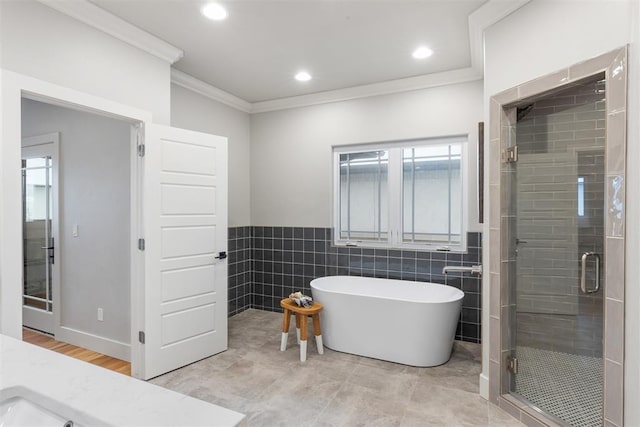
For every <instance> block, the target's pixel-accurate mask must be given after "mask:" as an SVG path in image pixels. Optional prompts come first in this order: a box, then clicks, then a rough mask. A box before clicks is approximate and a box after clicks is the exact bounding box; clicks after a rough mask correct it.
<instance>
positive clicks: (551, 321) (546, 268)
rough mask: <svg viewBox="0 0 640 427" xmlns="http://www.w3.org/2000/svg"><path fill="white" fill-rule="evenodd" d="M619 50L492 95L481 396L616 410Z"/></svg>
mask: <svg viewBox="0 0 640 427" xmlns="http://www.w3.org/2000/svg"><path fill="white" fill-rule="evenodd" d="M626 55H627V52H626V49H625V48H622V49H619V50H617V51H613V52H610V53H607V54H604V55H601V56H599V57H596V58H593V59H590V60H588V61H586V62H583V63H580V64H576V65H574V66H572V67H570V68H566V69H564V70H560V71H558V72H555V73H553V74H550V75H547V76H544V77H540V78H539V79H536V80H532V81H530V82H527V83H523V84H522V85H520V86H517V87H515V88H512V89H509V90H506V91H504V92H501V93H499V94H497V95H495V96H493V97H492V98H491V113H490V114H491V124H490V146H489V153H490V157H489V159H490V160H489V161H490V173H489V191H490V201H491V205H490V215H489V222H490V236H489V240H490V244H489V259H490V263H489V264H490V265H489V267H490V268H489V270H490V275H489V276H490V277H489V278H490V307H489V314H490V316H489V317H490V319H489V320H490V322H489V337H490V349H489V362H490V363H489V397H490V400H491V401H492V402H494V403H496V404H499V405H500V407H502V408H503V409H505V410H507V411H508V412H510V413H511V414H513V415H514V416H515V417H516V418H519V419H520V420H521V421H523V422H524V423H525V424H528V425H532V424H536V422H537V421H534V419H538V420H540V421H543V422H544V423H550V424H553V423H556V424H559V425H570V426H580V427H590V426H601V425H615V426H620V427H621V426H622V425H624V422H623V387H624V384H623V382H624V381H623V372H624V357H623V356H624V262H625V261H624V243H625V234H624V225H625V218H624V203H625V147H626V91H627V89H626V78H627V74H626Z"/></svg>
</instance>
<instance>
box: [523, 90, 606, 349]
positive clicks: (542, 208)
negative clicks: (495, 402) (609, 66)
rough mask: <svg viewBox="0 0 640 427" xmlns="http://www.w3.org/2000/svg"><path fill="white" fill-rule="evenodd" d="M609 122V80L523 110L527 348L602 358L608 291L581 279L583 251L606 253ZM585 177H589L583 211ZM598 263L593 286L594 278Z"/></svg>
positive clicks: (591, 271)
mask: <svg viewBox="0 0 640 427" xmlns="http://www.w3.org/2000/svg"><path fill="white" fill-rule="evenodd" d="M605 121H606V111H605V82H604V80H602V79H598V80H591V81H586V82H581V83H580V84H576V85H575V86H572V87H570V88H568V89H566V90H564V91H560V92H558V93H556V94H553V95H549V96H547V97H545V98H543V99H541V100H539V101H536V102H534V103H531V104H529V105H527V106H526V107H520V108H518V121H517V125H516V141H517V144H518V162H517V163H516V166H515V168H516V170H517V171H516V175H515V176H516V181H517V184H516V191H517V196H516V197H515V199H516V200H517V203H516V200H512V203H516V205H517V206H516V209H517V212H516V215H517V218H518V220H517V226H516V236H517V242H521V243H516V250H517V256H516V262H517V272H518V273H517V283H518V286H517V288H518V289H517V303H516V304H517V330H518V344H520V345H526V346H533V347H536V348H544V349H547V350H556V351H562V352H567V353H573V354H582V355H588V356H597V357H602V346H601V342H602V313H603V305H602V304H603V298H602V296H603V294H604V292H598V293H595V294H589V295H585V294H583V293H581V292H580V291H579V286H580V284H579V276H580V256H581V255H582V254H583V253H585V252H595V253H597V254H599V255H600V256H603V253H604V248H603V244H604V215H603V207H604V160H605V158H604V147H605ZM578 177H582V179H584V184H583V191H584V193H583V194H584V209H583V212H582V214H579V213H578V201H577V197H576V194H577V189H578ZM591 262H592V261H591V260H590V268H589V269H588V274H587V283H588V286H589V287H593V284H594V282H595V269H594V268H593V267H592V265H591ZM603 273H604V269H602V270H601V271H600V275H601V279H602V276H603ZM601 282H602V283H603V281H601ZM603 284H604V283H603ZM549 331H553V334H551V335H550V334H549Z"/></svg>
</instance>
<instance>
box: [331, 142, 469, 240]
mask: <svg viewBox="0 0 640 427" xmlns="http://www.w3.org/2000/svg"><path fill="white" fill-rule="evenodd" d="M465 143H466V137H458V136H457V137H447V138H437V139H429V140H419V141H405V142H396V143H388V144H377V145H370V146H360V147H357V146H356V147H354V146H344V147H335V148H334V159H335V160H334V169H335V185H334V193H335V194H334V205H335V206H334V208H335V213H334V227H335V241H336V244H338V245H341V244H342V245H358V246H371V247H399V248H400V247H402V248H417V249H450V250H463V249H464V243H465V242H464V229H463V219H464V210H463V200H464V198H463V194H464V185H463V164H464V162H463V161H464V152H465V148H466V144H465Z"/></svg>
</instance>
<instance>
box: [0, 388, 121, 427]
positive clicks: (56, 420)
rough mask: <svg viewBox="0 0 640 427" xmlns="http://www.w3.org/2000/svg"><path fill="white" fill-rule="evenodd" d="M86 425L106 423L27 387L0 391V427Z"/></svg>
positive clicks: (104, 424)
mask: <svg viewBox="0 0 640 427" xmlns="http://www.w3.org/2000/svg"><path fill="white" fill-rule="evenodd" d="M87 425H91V426H106V425H108V423H106V422H104V421H101V420H98V419H97V418H94V417H92V416H91V415H89V414H86V413H84V412H82V411H78V410H76V409H74V408H73V407H71V406H69V405H67V404H65V403H62V402H59V401H57V400H55V399H51V398H50V397H47V396H45V395H43V394H40V393H37V392H35V391H33V390H31V389H29V388H26V387H22V386H17V387H8V388H4V389H0V427H12V426H20V427H23V426H56V427H63V426H66V427H82V426H87Z"/></svg>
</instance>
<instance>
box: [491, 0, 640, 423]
mask: <svg viewBox="0 0 640 427" xmlns="http://www.w3.org/2000/svg"><path fill="white" fill-rule="evenodd" d="M633 3H634V2H633V1H631V0H629V1H606V0H600V1H580V2H576V1H569V0H562V1H558V0H554V1H550V0H533V1H531V2H530V3H528V4H527V5H525V6H524V7H522V8H521V9H518V10H517V11H516V12H514V13H513V14H511V15H510V16H508V17H507V18H505V19H503V20H502V21H500V22H498V23H497V24H495V25H493V26H492V27H490V28H489V29H487V31H486V32H485V80H484V105H485V109H484V111H485V122H487V123H488V121H489V108H488V105H489V99H490V97H491V96H493V95H494V94H496V93H498V92H500V91H502V90H504V89H508V88H511V87H513V86H515V85H517V84H520V83H523V82H526V81H528V80H531V79H534V78H536V77H540V76H543V75H546V74H549V73H551V72H553V71H556V70H559V69H561V68H565V67H568V66H570V65H572V64H574V63H577V62H581V61H584V60H586V59H589V58H592V57H594V56H597V55H599V54H602V53H605V52H608V51H611V50H614V49H616V48H619V47H622V46H624V45H625V44H627V43H629V42H631V41H632V38H631V27H632V23H634V22H635V23H637V20H638V13H637V9H636V8H635V6H634V4H633ZM634 11H635V12H634ZM636 34H637V33H636ZM633 41H634V43H638V42H639V41H640V40H639V39H638V37H637V36H636V39H635V40H633ZM636 51H637V48H636V47H635V46H632V53H631V58H632V60H633V61H634V62H633V64H632V65H635V66H637V65H640V62H639V61H638V60H637V59H633V58H634V56H637V55H636ZM632 68H633V67H631V68H630V69H632ZM632 76H633V74H632ZM635 76H636V78H637V74H635ZM630 81H631V82H632V83H631V84H632V85H633V86H635V85H637V82H636V81H634V80H633V79H630ZM633 86H632V87H633ZM633 91H635V92H633ZM633 91H632V92H633V93H635V94H636V96H637V88H635V89H633ZM634 102H635V106H633V105H632V108H635V111H630V112H629V115H628V116H629V117H630V118H631V121H630V123H629V129H630V130H631V129H633V132H630V133H629V141H628V145H629V147H630V149H629V155H630V156H631V155H632V154H633V156H634V157H633V158H632V157H629V159H628V160H629V162H628V166H627V171H628V179H627V180H628V184H627V188H628V189H629V190H631V189H633V188H637V187H638V184H640V182H639V180H638V174H637V173H636V172H635V171H636V170H637V169H638V168H639V167H640V160H639V159H638V148H637V146H638V143H639V141H638V132H637V130H636V128H637V127H638V119H637V115H638V105H637V100H635V101H634ZM487 131H488V128H487ZM486 136H487V138H488V132H487V135H486ZM486 140H487V141H488V139H486ZM488 173H489V171H487V175H486V176H489V175H488ZM485 182H487V184H488V181H485ZM485 194H488V185H487V187H486V189H485ZM638 198H640V194H639V193H638V192H637V191H627V207H628V211H627V218H629V219H630V220H628V221H627V236H628V237H627V242H630V241H631V242H633V243H631V244H628V246H627V254H626V259H627V271H626V277H627V281H626V283H627V296H626V302H625V303H626V320H625V321H626V325H625V333H626V337H625V340H626V342H627V344H626V347H625V360H626V361H627V364H626V366H625V368H626V369H625V425H630V426H631V425H640V407H638V405H637V401H638V398H639V395H638V389H639V382H640V375H639V371H638V360H640V354H639V348H638V339H639V337H640V334H639V333H638V330H639V328H640V322H639V318H638V314H637V313H638V312H639V311H640V298H639V294H640V292H639V291H638V289H637V288H638V283H637V281H638V280H637V278H638V277H639V274H640V271H639V270H638V262H637V260H638V259H640V253H639V250H638V245H637V243H635V240H637V236H638V231H639V227H638V226H637V225H636V223H637V221H636V220H635V218H637V215H638V214H639V213H640V212H639V211H638V200H637V199H638ZM632 213H634V216H632ZM488 236H489V233H488V224H487V225H486V226H485V233H484V239H485V241H484V243H485V245H486V244H488ZM485 247H487V246H485ZM483 261H484V263H485V268H487V270H488V265H489V259H488V256H485V257H484V260H483ZM483 282H484V283H483V306H484V307H488V305H489V280H488V275H486V276H485V278H484V281H483ZM482 325H483V331H482V336H483V337H485V339H484V342H483V344H484V346H483V350H484V351H483V367H485V369H486V367H487V366H488V357H489V354H488V349H489V345H488V344H489V343H488V339H487V337H488V336H489V331H488V325H489V313H488V311H486V310H485V311H484V312H483V316H482ZM485 373H486V371H485Z"/></svg>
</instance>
